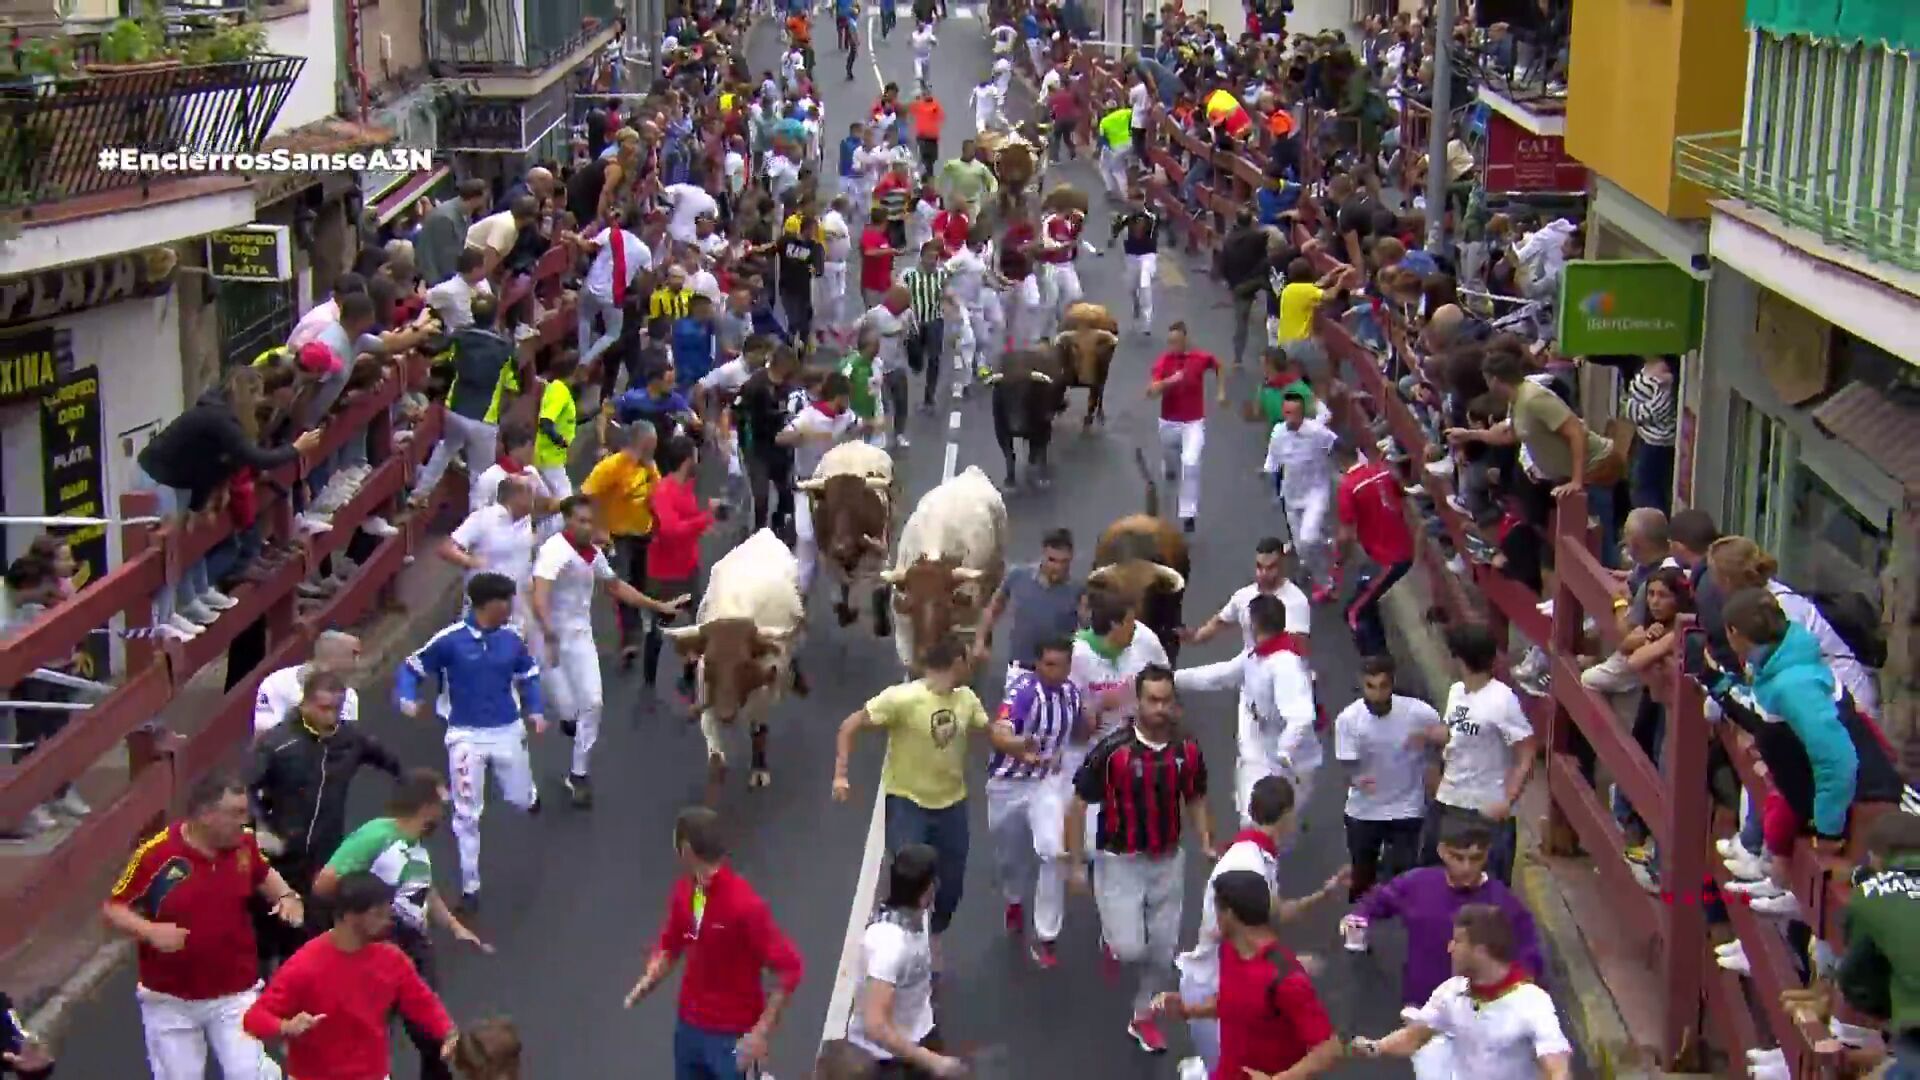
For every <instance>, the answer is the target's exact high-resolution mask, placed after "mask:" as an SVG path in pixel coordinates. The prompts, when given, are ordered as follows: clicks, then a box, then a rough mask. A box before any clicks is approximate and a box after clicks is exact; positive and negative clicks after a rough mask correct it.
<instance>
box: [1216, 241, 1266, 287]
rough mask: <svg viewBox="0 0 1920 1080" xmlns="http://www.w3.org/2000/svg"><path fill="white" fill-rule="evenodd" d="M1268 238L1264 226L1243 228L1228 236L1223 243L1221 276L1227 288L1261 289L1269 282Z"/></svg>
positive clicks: (1221, 246)
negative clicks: (1224, 279)
mask: <svg viewBox="0 0 1920 1080" xmlns="http://www.w3.org/2000/svg"><path fill="white" fill-rule="evenodd" d="M1267 238H1268V234H1267V231H1266V230H1265V229H1261V228H1249V229H1241V230H1239V231H1237V232H1234V233H1231V234H1229V235H1228V236H1227V239H1226V241H1225V242H1224V243H1222V244H1221V245H1220V276H1221V277H1223V278H1226V279H1227V288H1229V289H1233V290H1235V291H1240V290H1242V289H1243V288H1244V289H1247V290H1258V289H1260V288H1261V287H1263V286H1265V285H1266V284H1267V267H1268V265H1269V261H1268V258H1267Z"/></svg>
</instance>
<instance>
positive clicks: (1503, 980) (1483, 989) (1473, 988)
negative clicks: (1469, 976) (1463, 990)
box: [1467, 964, 1533, 1008]
mask: <svg viewBox="0 0 1920 1080" xmlns="http://www.w3.org/2000/svg"><path fill="white" fill-rule="evenodd" d="M1532 981H1533V980H1532V978H1530V977H1529V976H1528V975H1527V969H1525V968H1523V967H1521V966H1520V965H1519V964H1511V965H1509V966H1508V967H1507V973H1506V974H1505V975H1502V976H1501V977H1500V979H1499V980H1498V981H1496V982H1491V983H1488V984H1487V985H1485V986H1481V985H1480V984H1478V983H1475V982H1472V981H1469V982H1468V983H1467V996H1468V997H1470V998H1472V999H1473V1004H1474V1007H1475V1008H1478V1007H1480V1006H1482V1005H1485V1004H1487V1003H1488V1002H1492V1001H1498V1000H1499V999H1501V998H1503V997H1505V996H1506V995H1507V994H1508V993H1509V992H1510V991H1512V990H1513V988H1514V987H1517V986H1520V985H1522V984H1524V983H1529V982H1532Z"/></svg>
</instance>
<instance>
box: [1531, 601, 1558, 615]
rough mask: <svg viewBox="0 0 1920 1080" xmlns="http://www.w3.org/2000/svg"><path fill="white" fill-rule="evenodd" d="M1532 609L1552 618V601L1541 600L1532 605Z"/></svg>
mask: <svg viewBox="0 0 1920 1080" xmlns="http://www.w3.org/2000/svg"><path fill="white" fill-rule="evenodd" d="M1533 609H1534V610H1535V611H1538V612H1539V613H1540V614H1542V615H1545V616H1546V617H1547V618H1549V619H1551V618H1553V601H1551V600H1542V601H1540V602H1539V603H1537V604H1535V605H1533Z"/></svg>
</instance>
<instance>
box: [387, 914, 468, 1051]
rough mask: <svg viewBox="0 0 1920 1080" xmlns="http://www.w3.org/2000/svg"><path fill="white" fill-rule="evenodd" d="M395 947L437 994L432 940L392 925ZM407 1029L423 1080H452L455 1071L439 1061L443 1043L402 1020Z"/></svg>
mask: <svg viewBox="0 0 1920 1080" xmlns="http://www.w3.org/2000/svg"><path fill="white" fill-rule="evenodd" d="M392 940H393V943H394V945H396V946H398V947H399V949H400V951H401V952H403V953H406V954H407V959H409V960H411V961H413V970H414V971H416V972H419V974H420V980H421V981H422V982H424V983H426V984H427V987H428V989H432V990H438V989H439V988H440V979H439V976H438V974H437V973H436V971H435V969H434V962H433V939H432V938H430V937H428V936H427V935H426V934H425V933H424V932H423V931H420V930H416V929H414V928H413V927H411V926H408V925H406V924H405V923H400V922H395V923H394V924H393V938H392ZM401 1025H402V1026H403V1027H405V1028H406V1029H407V1041H408V1042H411V1043H412V1044H413V1048H414V1049H415V1050H417V1051H419V1052H420V1080H453V1070H452V1069H449V1068H448V1067H447V1063H446V1062H444V1061H442V1060H440V1040H438V1039H436V1038H434V1037H433V1035H432V1034H431V1033H430V1032H428V1031H427V1029H425V1028H423V1027H416V1026H415V1025H414V1024H412V1023H410V1022H408V1021H406V1020H402V1021H401Z"/></svg>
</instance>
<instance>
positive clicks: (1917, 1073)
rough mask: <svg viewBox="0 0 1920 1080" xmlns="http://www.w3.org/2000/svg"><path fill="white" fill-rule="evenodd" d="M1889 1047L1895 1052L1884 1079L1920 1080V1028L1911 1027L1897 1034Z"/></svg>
mask: <svg viewBox="0 0 1920 1080" xmlns="http://www.w3.org/2000/svg"><path fill="white" fill-rule="evenodd" d="M1887 1049H1889V1050H1891V1051H1892V1052H1893V1064H1892V1065H1891V1066H1889V1067H1888V1068H1887V1072H1886V1075H1885V1078H1884V1080H1920V1030H1917V1029H1913V1028H1909V1029H1907V1030H1906V1031H1903V1032H1901V1033H1899V1034H1898V1035H1895V1036H1894V1037H1893V1042H1892V1043H1891V1044H1889V1045H1888V1047H1887Z"/></svg>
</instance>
